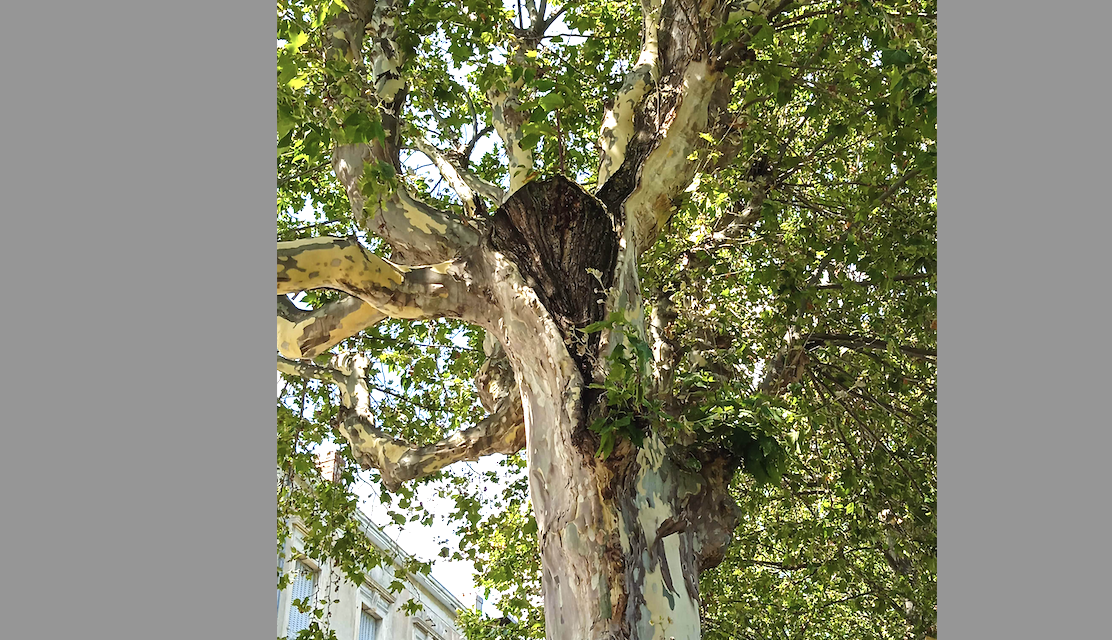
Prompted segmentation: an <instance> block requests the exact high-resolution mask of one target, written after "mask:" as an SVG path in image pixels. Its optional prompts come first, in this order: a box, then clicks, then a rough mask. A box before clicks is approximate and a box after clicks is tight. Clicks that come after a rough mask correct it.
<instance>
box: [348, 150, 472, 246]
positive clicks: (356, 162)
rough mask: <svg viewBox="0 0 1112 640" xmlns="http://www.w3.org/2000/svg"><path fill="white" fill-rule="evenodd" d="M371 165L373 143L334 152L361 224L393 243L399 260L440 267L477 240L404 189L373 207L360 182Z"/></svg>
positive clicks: (457, 221) (455, 221)
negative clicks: (368, 164) (369, 164)
mask: <svg viewBox="0 0 1112 640" xmlns="http://www.w3.org/2000/svg"><path fill="white" fill-rule="evenodd" d="M369 162H374V154H373V153H372V145H369V144H348V145H340V146H338V147H336V149H335V150H334V151H333V153H332V167H333V169H334V170H335V172H336V177H337V178H338V179H339V180H340V183H341V184H343V185H344V190H345V191H346V192H347V196H348V201H349V202H350V203H351V210H352V213H353V215H354V217H355V220H356V222H358V223H359V226H360V227H361V228H363V229H364V230H366V231H368V232H369V233H373V234H375V235H377V236H379V237H380V238H382V239H383V240H385V241H386V242H387V243H389V244H390V246H391V247H393V248H394V249H395V250H396V251H397V256H398V257H399V258H401V259H403V260H405V261H407V262H411V263H413V264H420V263H426V264H427V263H429V262H440V261H443V260H449V259H451V258H454V257H456V256H458V255H460V254H461V253H463V252H464V250H465V249H466V248H467V247H470V246H472V245H474V244H475V243H476V242H477V241H478V238H479V236H478V234H477V233H476V232H475V231H474V230H473V229H471V228H469V227H467V226H466V225H465V224H463V222H462V221H461V220H460V219H459V218H457V217H456V216H454V215H452V214H451V213H448V212H446V211H441V210H439V209H436V208H434V207H432V206H429V205H428V204H426V203H424V202H421V201H420V200H417V199H416V198H414V197H412V196H411V195H410V194H409V193H408V192H406V190H405V189H404V187H399V189H398V190H397V191H395V192H393V193H390V194H389V195H386V196H383V197H380V198H379V199H378V200H377V201H374V202H368V201H367V196H365V195H364V194H363V191H362V189H361V184H360V183H361V182H362V180H363V172H364V170H365V168H366V165H367V163H369ZM379 188H384V187H379Z"/></svg>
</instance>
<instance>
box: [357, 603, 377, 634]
mask: <svg viewBox="0 0 1112 640" xmlns="http://www.w3.org/2000/svg"><path fill="white" fill-rule="evenodd" d="M377 632H378V618H375V617H374V616H372V615H371V612H370V611H367V610H366V609H361V610H360V614H359V640H375V634H376V633H377Z"/></svg>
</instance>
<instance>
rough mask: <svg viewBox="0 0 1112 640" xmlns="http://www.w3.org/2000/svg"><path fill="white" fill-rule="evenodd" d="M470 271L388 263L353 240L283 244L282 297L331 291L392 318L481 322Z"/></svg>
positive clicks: (280, 255)
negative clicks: (467, 273)
mask: <svg viewBox="0 0 1112 640" xmlns="http://www.w3.org/2000/svg"><path fill="white" fill-rule="evenodd" d="M464 270H465V267H464V265H463V264H460V263H458V262H443V263H441V264H437V265H430V266H424V267H407V266H404V265H398V264H394V263H393V262H390V261H388V260H384V259H382V258H380V257H378V256H376V255H375V254H373V253H370V252H368V251H366V250H365V249H363V247H362V246H361V245H360V244H359V243H358V242H357V241H356V240H354V239H350V238H327V237H325V238H310V239H306V240H293V241H290V242H279V243H278V289H277V292H278V295H282V294H286V293H295V292H298V291H305V290H309V289H320V288H329V289H335V290H337V291H342V292H344V293H346V294H348V295H351V296H354V297H356V298H359V299H360V300H362V301H363V302H365V303H367V304H368V305H370V306H371V307H373V308H374V309H376V310H378V311H379V312H381V313H383V314H384V315H386V316H388V317H391V318H404V319H411V320H412V319H421V318H437V317H445V316H448V317H455V318H462V319H465V320H474V319H475V315H474V313H475V308H474V306H473V305H474V304H475V300H474V296H473V295H472V293H471V292H470V290H469V289H468V287H467V283H466V279H465V278H464V275H465V274H464V273H463V272H464Z"/></svg>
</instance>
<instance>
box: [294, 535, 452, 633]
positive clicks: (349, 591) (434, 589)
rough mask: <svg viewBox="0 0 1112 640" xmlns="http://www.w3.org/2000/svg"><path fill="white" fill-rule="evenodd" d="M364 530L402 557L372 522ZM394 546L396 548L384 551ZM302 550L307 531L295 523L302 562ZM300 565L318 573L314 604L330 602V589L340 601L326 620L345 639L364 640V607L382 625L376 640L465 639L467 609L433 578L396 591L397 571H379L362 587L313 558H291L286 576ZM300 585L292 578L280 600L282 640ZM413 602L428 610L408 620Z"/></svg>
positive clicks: (420, 578)
mask: <svg viewBox="0 0 1112 640" xmlns="http://www.w3.org/2000/svg"><path fill="white" fill-rule="evenodd" d="M364 527H365V528H368V529H369V530H368V534H370V535H371V540H372V541H374V542H375V544H376V546H379V547H380V548H382V549H383V551H386V552H388V553H393V554H395V556H398V551H399V549H397V547H396V545H381V544H379V543H380V542H381V541H382V540H383V539H385V540H386V541H389V538H386V536H385V535H384V534H382V532H381V531H379V530H378V529H377V528H376V527H374V525H373V524H371V523H370V521H369V520H365V522H364ZM376 534H377V535H376ZM389 546H393V547H394V548H383V547H389ZM300 548H301V532H300V530H299V529H298V527H297V526H296V524H295V525H294V526H293V527H292V535H291V536H290V553H289V554H288V555H287V558H295V559H296V558H298V556H299V553H298V551H299V549H300ZM399 559H400V558H399ZM298 562H301V563H303V564H304V565H306V566H309V567H311V568H312V569H315V571H316V581H315V592H314V596H313V598H314V600H320V599H322V598H324V597H325V592H324V590H325V589H328V594H327V598H328V600H330V601H334V600H339V602H332V603H331V604H330V605H329V608H328V610H327V614H328V615H327V618H326V619H327V622H328V626H329V628H331V629H333V630H334V631H335V632H336V637H337V638H339V640H359V639H360V636H359V627H360V620H361V611H362V610H364V609H366V610H367V611H368V612H369V613H370V614H371V616H372V617H374V618H376V619H377V621H378V624H377V633H376V635H375V640H419V639H420V638H421V636H420V635H419V634H418V633H416V632H417V631H421V632H423V633H425V634H426V637H427V638H429V640H463V635H462V634H461V633H460V632H459V630H458V629H457V628H456V627H455V619H456V611H457V609H459V608H462V604H461V603H460V602H459V601H458V600H457V599H456V598H455V597H454V596H452V595H451V594H450V593H448V592H447V590H446V589H444V587H443V586H442V585H440V584H439V583H437V582H436V581H435V580H433V579H431V578H428V577H425V576H418V577H417V578H415V579H410V580H406V581H403V582H404V583H405V585H406V588H405V589H403V590H402V591H401V592H399V593H391V592H390V589H389V585H390V583H391V582H393V580H394V570H393V567H390V568H386V567H377V568H375V569H373V570H372V571H371V573H370V575H369V576H368V578H369V580H368V582H367V583H366V584H363V585H359V586H356V585H355V584H353V583H351V582H350V581H348V580H347V579H346V578H345V577H344V576H343V574H342V572H340V571H339V570H336V571H331V567H330V566H329V565H328V564H324V565H323V566H321V565H318V564H317V563H315V562H313V561H312V560H310V559H307V558H300V559H297V560H290V559H287V560H286V562H285V563H284V566H283V570H284V571H286V572H289V571H291V570H294V569H295V568H297V567H298V566H299V565H298ZM294 582H295V581H294V580H293V579H292V577H291V580H290V583H291V584H290V586H288V587H287V588H286V589H284V590H283V591H282V593H281V594H280V595H279V597H278V612H277V623H278V628H277V631H278V634H277V637H279V638H285V637H286V633H287V630H288V625H289V619H290V613H291V612H290V603H291V600H292V599H293V596H292V591H293V589H294V588H295V584H294ZM445 596H447V597H445ZM410 599H412V600H414V601H416V602H420V603H421V604H422V605H423V606H424V609H423V610H422V611H420V612H418V613H417V614H416V615H415V616H408V615H406V613H405V611H403V610H402V605H403V604H405V603H406V602H408V601H409V600H410Z"/></svg>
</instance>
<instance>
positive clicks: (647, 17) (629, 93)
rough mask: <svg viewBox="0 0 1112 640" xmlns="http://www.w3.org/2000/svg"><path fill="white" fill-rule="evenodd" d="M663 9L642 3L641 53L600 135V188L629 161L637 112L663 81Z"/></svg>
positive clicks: (658, 0) (657, 2)
mask: <svg viewBox="0 0 1112 640" xmlns="http://www.w3.org/2000/svg"><path fill="white" fill-rule="evenodd" d="M663 6H664V0H641V20H642V24H641V30H642V45H641V53H640V55H639V56H638V57H637V62H636V63H635V64H634V65H633V70H632V71H630V72H629V73H628V74H626V77H625V82H623V83H622V88H621V89H620V90H619V91H618V95H617V96H616V97H615V98H614V107H613V108H608V109H607V110H606V114H605V116H603V120H602V128H601V130H600V131H599V147H601V149H602V158H601V159H600V161H599V168H598V184H599V186H602V185H604V184H606V181H607V180H609V179H610V176H611V175H612V174H613V173H614V171H616V170H617V169H618V167H619V166H621V164H622V162H624V161H625V154H626V149H627V147H628V146H629V141H630V139H632V138H633V134H634V133H635V128H634V123H633V116H634V112H635V110H636V109H637V108H638V107H640V106H641V101H642V100H644V99H645V96H646V95H647V94H648V92H649V89H650V88H652V87H653V86H654V85H655V84H656V81H657V80H658V79H659V78H660V61H659V57H658V49H659V45H658V32H659V23H660V12H661V9H662V7H663Z"/></svg>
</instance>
